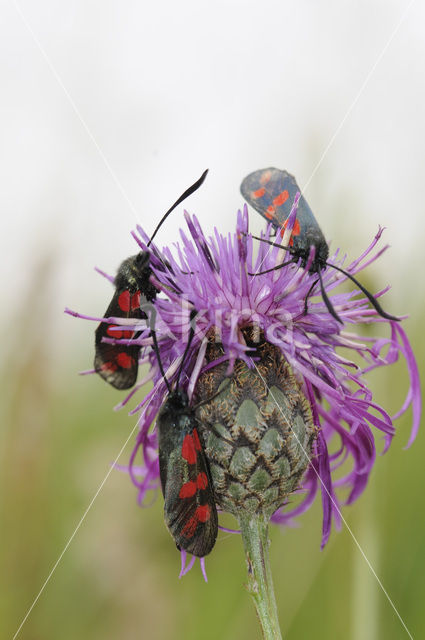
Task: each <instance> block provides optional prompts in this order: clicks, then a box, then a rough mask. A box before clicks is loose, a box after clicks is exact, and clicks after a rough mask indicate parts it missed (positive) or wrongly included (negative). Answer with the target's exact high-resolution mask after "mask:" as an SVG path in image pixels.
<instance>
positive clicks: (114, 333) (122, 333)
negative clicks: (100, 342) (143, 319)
mask: <svg viewBox="0 0 425 640" xmlns="http://www.w3.org/2000/svg"><path fill="white" fill-rule="evenodd" d="M117 326H118V325H117V324H110V325H109V327H108V328H107V329H106V333H107V334H108V336H109V337H110V338H116V339H117V340H119V339H121V338H126V339H127V340H130V338H132V337H133V335H134V333H133V331H128V330H127V329H115V327H117Z"/></svg>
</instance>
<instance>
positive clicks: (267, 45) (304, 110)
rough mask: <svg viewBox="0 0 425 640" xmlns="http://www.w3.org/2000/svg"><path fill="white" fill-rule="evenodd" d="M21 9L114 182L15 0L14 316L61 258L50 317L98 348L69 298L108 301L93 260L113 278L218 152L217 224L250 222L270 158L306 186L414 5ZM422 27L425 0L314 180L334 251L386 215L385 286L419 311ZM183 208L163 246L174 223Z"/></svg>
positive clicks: (213, 175) (1, 22)
mask: <svg viewBox="0 0 425 640" xmlns="http://www.w3.org/2000/svg"><path fill="white" fill-rule="evenodd" d="M18 5H19V7H20V9H21V11H22V12H23V14H24V16H25V19H26V20H27V21H28V24H29V25H30V28H31V29H32V30H33V32H34V34H35V36H36V38H37V39H38V40H39V42H40V45H41V46H42V48H43V49H44V51H45V54H46V56H47V57H48V58H49V60H50V62H51V64H52V65H53V67H54V68H55V70H56V72H57V74H58V75H59V76H60V79H61V81H62V83H63V85H64V87H65V88H66V91H67V92H68V93H69V95H70V96H71V98H72V100H73V101H74V103H75V105H76V107H77V109H78V111H79V112H80V114H81V116H82V118H83V119H84V121H85V123H86V125H87V127H88V128H89V130H90V132H91V133H92V135H93V137H94V139H95V140H96V143H97V144H98V146H99V148H100V149H101V151H102V153H103V154H104V156H105V157H106V158H107V161H108V163H109V165H110V167H111V169H112V171H113V173H114V174H115V176H116V181H114V179H113V178H112V176H111V173H110V172H109V171H108V169H107V167H106V166H105V163H104V161H103V159H102V157H101V154H100V153H99V151H98V149H97V148H96V146H95V144H94V142H93V140H92V139H91V138H90V136H89V135H88V133H87V131H86V130H85V128H84V126H83V125H82V123H81V121H80V120H79V118H78V117H77V115H76V113H75V111H74V109H73V107H72V105H71V103H70V101H69V99H68V97H67V96H66V94H65V92H64V90H63V89H62V88H61V87H60V85H59V83H58V81H57V79H56V78H55V76H54V74H53V73H52V70H51V68H49V65H48V63H47V62H46V59H45V58H44V57H43V54H42V53H41V51H40V49H39V48H38V47H37V44H36V43H35V41H34V39H33V37H32V36H31V34H30V32H29V30H28V28H27V26H26V25H25V23H24V21H23V19H22V17H21V16H20V14H19V13H18V10H17V8H16V7H17V5H16V4H15V2H14V1H13V0H10V1H9V0H3V1H2V3H1V18H0V78H1V85H0V86H1V99H0V175H1V186H0V210H1V238H2V249H1V252H0V259H1V273H2V274H3V277H2V283H3V287H4V289H5V291H4V293H2V297H3V300H4V301H5V300H6V301H9V302H8V304H6V305H3V315H4V314H6V316H7V314H8V313H10V312H12V313H15V312H16V310H17V309H19V310H20V309H22V310H24V309H25V308H26V310H27V312H28V313H29V314H30V313H31V304H28V305H26V304H24V302H25V301H23V300H22V299H20V298H21V295H22V292H23V295H24V296H27V295H28V287H29V286H30V285H29V283H30V279H31V278H33V277H34V265H35V264H36V263H37V262H40V260H41V259H42V257H43V256H44V255H52V254H53V260H54V262H53V264H54V266H53V267H52V271H54V273H53V280H54V286H53V296H52V302H51V306H50V307H49V308H48V309H46V318H45V319H43V318H41V319H40V321H41V323H43V322H44V321H45V320H46V321H48V322H49V324H50V323H54V324H55V326H56V327H57V330H58V331H57V332H58V336H59V339H63V340H66V341H67V342H68V343H71V344H72V343H74V337H75V336H77V335H78V336H85V337H84V338H83V340H84V343H85V341H87V345H90V346H91V344H92V342H93V335H92V332H90V331H88V327H87V325H86V324H85V325H84V326H83V323H79V322H78V321H76V320H71V319H69V318H67V317H63V313H62V312H63V308H64V306H65V305H69V306H70V307H72V308H74V309H78V310H79V311H81V312H86V313H92V314H102V313H103V312H104V310H105V309H106V306H107V304H108V302H109V298H110V297H111V292H112V290H111V288H110V285H108V283H107V282H106V281H103V279H102V278H101V277H100V276H98V275H97V274H96V273H95V272H94V271H93V266H94V265H95V264H96V265H98V266H100V267H102V268H104V269H105V270H107V271H109V272H112V273H114V272H115V269H116V267H117V266H118V264H119V263H120V262H121V260H122V259H123V258H125V257H126V256H128V255H130V254H133V253H135V252H136V246H135V243H134V241H133V240H132V238H131V236H130V233H129V232H130V230H131V229H132V228H134V225H135V223H136V221H137V220H138V221H139V222H140V223H141V224H142V225H143V226H144V227H145V229H146V230H147V231H148V232H149V231H152V230H153V228H154V227H155V225H156V223H157V221H158V220H159V218H160V217H161V216H162V214H163V212H164V211H165V210H166V209H167V208H168V207H169V206H170V204H171V203H172V202H173V201H174V200H175V199H176V198H177V197H178V196H179V195H180V193H181V192H182V191H183V190H184V189H185V188H186V187H187V186H189V184H191V183H192V182H193V181H194V180H195V179H196V178H198V177H199V175H200V174H201V173H202V171H203V170H204V169H205V168H207V167H208V168H209V169H210V173H209V176H208V179H207V181H206V183H205V184H204V186H203V187H202V189H201V190H200V191H199V192H198V193H197V194H195V195H194V196H192V197H191V199H190V200H189V201H187V203H186V207H187V208H188V209H189V211H191V212H193V213H196V214H197V215H198V217H199V218H200V221H201V223H202V224H203V226H204V228H205V230H208V231H210V230H212V229H213V226H214V225H217V226H218V227H219V228H220V229H221V230H223V231H229V230H233V229H234V224H235V220H236V211H237V209H238V208H239V207H240V206H241V205H242V198H241V196H240V195H239V184H240V181H241V179H242V178H243V177H244V176H245V175H246V174H247V173H249V172H251V171H253V170H255V169H259V168H263V167H266V166H277V167H280V168H285V169H287V170H289V171H290V172H291V173H293V174H294V175H295V176H296V178H297V180H298V182H299V184H300V186H303V184H304V183H305V182H307V180H308V179H309V178H310V176H311V174H312V172H313V170H314V168H315V166H316V164H317V163H318V161H319V159H320V157H321V155H322V153H323V151H324V150H325V148H326V146H327V145H328V143H329V141H330V140H331V138H332V136H333V135H334V133H335V132H336V130H337V128H338V126H339V125H340V123H341V121H342V119H343V118H344V117H345V115H346V113H347V111H348V109H349V108H350V106H351V105H352V103H353V101H354V99H355V98H356V96H357V94H358V92H359V90H360V88H361V86H362V84H363V82H364V80H365V78H366V76H367V74H368V73H369V72H370V70H371V68H372V67H373V65H374V64H375V62H376V60H377V59H378V56H379V55H380V54H381V52H382V50H383V48H384V47H385V46H386V44H387V42H388V40H389V39H390V37H391V34H392V33H393V31H394V29H395V27H396V26H397V24H398V23H399V21H400V19H401V18H402V16H403V13H404V12H405V10H406V8H407V7H408V5H409V1H408V0H407V1H406V0H404V1H400V0H393V1H389V0H385V1H384V0H382V1H378V0H367V1H363V0H362V1H357V2H353V1H351V2H348V1H342V0H335V1H331V0H325V1H319V2H314V1H313V0H311V1H307V0H297V1H293V2H285V1H282V0H280V1H271V0H262V1H261V2H260V1H256V2H252V1H250V0H244V1H238V0H227V1H216V2H211V1H210V2H205V1H204V0H197V1H195V0H179V1H178V2H174V1H171V0H167V1H165V2H164V1H162V2H161V1H160V0H157V1H156V2H149V3H148V2H145V1H143V0H138V1H130V0H128V1H126V2H118V1H115V2H111V1H105V0H102V1H100V0H96V1H89V0H79V1H74V2H73V1H70V0H67V1H66V2H65V1H62V0H37V2H30V1H29V0H21V1H20V2H19V3H18ZM424 34H425V5H424V3H422V2H420V1H419V0H417V1H416V2H414V3H413V4H412V5H411V7H410V9H409V11H408V13H407V15H406V17H405V20H404V22H403V23H402V25H401V26H400V29H399V30H398V32H397V33H396V35H395V37H394V39H393V40H392V42H391V43H390V45H389V47H388V49H387V51H386V52H385V54H384V56H383V58H382V60H381V61H380V63H379V64H378V66H377V67H376V69H375V71H374V73H373V74H372V76H371V78H370V81H369V83H368V84H367V86H366V88H365V89H364V91H363V92H362V94H361V95H360V97H359V99H358V101H357V103H356V105H355V106H354V108H353V110H352V112H351V114H350V115H349V117H348V118H347V120H346V122H345V124H344V125H343V127H342V128H341V131H340V132H339V134H338V136H337V137H336V139H335V142H334V143H333V145H332V146H331V148H330V149H329V151H328V153H327V154H326V156H325V159H324V161H323V163H322V164H321V165H320V169H319V170H318V171H317V173H316V174H315V175H314V177H313V179H312V180H311V182H310V184H309V187H308V189H307V191H306V194H305V195H306V198H307V200H308V201H309V203H310V205H311V207H312V209H313V211H314V212H315V214H316V216H317V218H318V220H319V223H320V225H321V227H322V230H323V231H324V234H325V236H326V237H327V238H328V239H331V240H332V246H333V247H334V248H335V247H336V246H342V247H344V248H345V249H346V251H347V252H348V254H349V256H350V257H352V258H353V257H355V256H356V255H357V254H358V252H359V251H360V250H361V249H362V248H364V247H365V246H366V245H367V244H368V243H369V241H370V240H371V238H372V237H373V235H374V234H375V232H376V230H377V227H378V224H382V225H384V226H386V227H387V228H388V230H387V232H386V235H385V239H386V241H388V242H389V243H390V244H391V245H392V250H391V252H390V253H388V254H387V255H386V257H385V258H384V259H383V260H382V264H381V267H380V268H379V267H376V268H375V269H374V270H373V271H372V273H373V275H374V276H375V277H376V278H377V282H378V283H379V285H381V286H384V285H385V284H387V283H392V284H393V290H392V292H391V293H390V294H389V296H388V297H387V300H388V303H387V304H386V305H384V306H386V307H387V308H388V309H389V310H390V311H392V312H396V313H399V312H404V311H407V312H409V311H410V312H413V311H414V309H415V307H416V303H417V300H418V299H420V300H422V298H423V292H424V286H423V284H422V278H423V276H422V274H423V270H424V258H423V254H424V249H423V246H424V209H425V194H424V182H425V89H424V79H425V37H424ZM117 181H118V182H119V183H120V184H121V186H122V189H123V190H124V192H125V194H126V196H127V199H126V198H125V197H124V195H123V193H122V192H121V190H120V189H119V187H118V186H117ZM128 200H129V201H130V202H131V203H132V205H133V207H134V209H135V210H136V212H137V220H136V215H135V214H134V211H133V210H132V208H131V206H130V205H129V202H128ZM182 211H183V207H181V208H180V209H179V210H178V211H176V212H174V214H173V216H172V218H171V219H170V220H169V222H168V223H167V225H166V226H165V227H164V228H163V229H162V231H161V232H160V236H159V237H158V243H159V244H162V243H164V244H166V243H169V242H171V241H172V240H173V239H175V238H176V236H177V230H178V227H179V226H180V225H181V223H182V219H183V218H182ZM251 221H252V222H251V227H252V228H253V229H255V230H256V231H258V230H259V229H260V228H261V227H262V226H263V223H262V219H261V218H260V216H258V215H256V214H253V215H252V217H251ZM348 242H350V244H349V246H348V244H347V243H348ZM407 284H408V285H409V286H406V285H407ZM31 287H32V288H31V294H30V295H31V296H36V295H37V287H35V286H34V284H33V283H32V285H31ZM5 307H6V308H5ZM76 325H78V328H77V326H76ZM80 325H81V326H80ZM93 329H94V327H93ZM74 344H75V343H74ZM90 361H91V353H90V357H88V361H87V363H84V364H87V365H88V366H90V364H91V362H90Z"/></svg>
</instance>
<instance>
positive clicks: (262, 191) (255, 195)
mask: <svg viewBox="0 0 425 640" xmlns="http://www.w3.org/2000/svg"><path fill="white" fill-rule="evenodd" d="M265 193H266V190H265V188H264V187H261V189H257V191H253V192H252V193H251V196H252V197H253V198H262V197H263V195H264V194H265Z"/></svg>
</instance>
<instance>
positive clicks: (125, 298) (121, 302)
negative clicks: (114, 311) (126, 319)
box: [118, 290, 131, 312]
mask: <svg viewBox="0 0 425 640" xmlns="http://www.w3.org/2000/svg"><path fill="white" fill-rule="evenodd" d="M130 300H131V297H130V291H127V290H125V291H123V292H122V293H120V295H119V296H118V306H119V308H120V309H121V311H125V312H128V311H130Z"/></svg>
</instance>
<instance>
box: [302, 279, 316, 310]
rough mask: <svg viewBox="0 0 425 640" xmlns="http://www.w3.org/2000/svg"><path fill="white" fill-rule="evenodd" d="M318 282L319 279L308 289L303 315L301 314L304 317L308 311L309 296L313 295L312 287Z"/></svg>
mask: <svg viewBox="0 0 425 640" xmlns="http://www.w3.org/2000/svg"><path fill="white" fill-rule="evenodd" d="M318 282H319V278H318V279H317V280H315V281H314V282H313V284H312V285H311V287H310V289H309V290H308V292H307V295H306V297H305V298H304V313H303V315H304V316H306V315H307V311H308V299H309V297H310V296H311V294H312V293H313V289H314V287H315V286H316V284H317V283H318Z"/></svg>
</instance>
